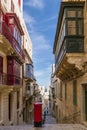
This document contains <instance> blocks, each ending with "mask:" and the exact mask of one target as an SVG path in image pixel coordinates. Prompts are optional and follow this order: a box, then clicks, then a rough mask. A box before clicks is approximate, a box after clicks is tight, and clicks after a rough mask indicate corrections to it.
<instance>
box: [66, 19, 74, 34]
mask: <svg viewBox="0 0 87 130" xmlns="http://www.w3.org/2000/svg"><path fill="white" fill-rule="evenodd" d="M68 35H76V21H74V20H68Z"/></svg>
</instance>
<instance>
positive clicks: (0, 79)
mask: <svg viewBox="0 0 87 130" xmlns="http://www.w3.org/2000/svg"><path fill="white" fill-rule="evenodd" d="M0 85H20V86H22V85H23V81H22V79H21V78H20V77H17V76H14V75H10V76H8V75H7V74H6V73H0Z"/></svg>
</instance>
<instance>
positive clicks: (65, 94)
mask: <svg viewBox="0 0 87 130" xmlns="http://www.w3.org/2000/svg"><path fill="white" fill-rule="evenodd" d="M65 100H67V84H66V83H65Z"/></svg>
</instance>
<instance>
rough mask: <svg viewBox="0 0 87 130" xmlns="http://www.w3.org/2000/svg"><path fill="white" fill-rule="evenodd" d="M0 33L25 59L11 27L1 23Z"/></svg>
mask: <svg viewBox="0 0 87 130" xmlns="http://www.w3.org/2000/svg"><path fill="white" fill-rule="evenodd" d="M0 33H1V34H2V35H4V36H5V37H6V38H7V40H8V41H9V42H10V43H11V45H12V47H13V49H14V50H15V51H16V52H17V53H18V54H19V55H20V56H21V57H22V58H23V59H25V56H24V53H23V51H22V49H21V47H20V45H19V43H18V41H17V40H16V39H15V37H14V36H13V35H12V33H11V31H10V29H9V27H8V26H7V24H6V23H5V22H1V23H0Z"/></svg>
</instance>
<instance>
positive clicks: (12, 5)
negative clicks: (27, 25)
mask: <svg viewBox="0 0 87 130" xmlns="http://www.w3.org/2000/svg"><path fill="white" fill-rule="evenodd" d="M11 11H12V12H14V4H13V1H12V0H11Z"/></svg>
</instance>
